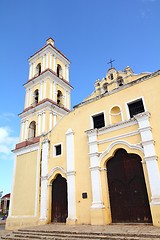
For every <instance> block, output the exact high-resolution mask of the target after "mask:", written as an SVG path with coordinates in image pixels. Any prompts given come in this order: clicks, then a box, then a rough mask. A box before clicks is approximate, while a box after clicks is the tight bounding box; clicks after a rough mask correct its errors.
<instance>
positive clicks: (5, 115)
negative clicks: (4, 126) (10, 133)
mask: <svg viewBox="0 0 160 240" xmlns="http://www.w3.org/2000/svg"><path fill="white" fill-rule="evenodd" d="M16 117H17V116H16V114H14V113H10V112H5V113H0V120H3V121H4V120H5V121H9V122H10V121H12V120H13V118H16Z"/></svg>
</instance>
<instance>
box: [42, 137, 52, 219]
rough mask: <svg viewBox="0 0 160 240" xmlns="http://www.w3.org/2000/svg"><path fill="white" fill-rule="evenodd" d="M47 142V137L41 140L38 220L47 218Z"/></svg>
mask: <svg viewBox="0 0 160 240" xmlns="http://www.w3.org/2000/svg"><path fill="white" fill-rule="evenodd" d="M49 144H50V142H49V140H48V139H45V140H44V141H43V142H42V166H41V168H42V169H41V202H40V221H46V220H47V182H48V181H47V176H48V154H49Z"/></svg>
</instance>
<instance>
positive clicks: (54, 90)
mask: <svg viewBox="0 0 160 240" xmlns="http://www.w3.org/2000/svg"><path fill="white" fill-rule="evenodd" d="M56 86H57V84H56V83H55V82H54V85H53V93H54V94H53V101H54V102H56V101H57V91H56Z"/></svg>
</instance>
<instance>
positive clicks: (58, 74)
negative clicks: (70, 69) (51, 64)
mask: <svg viewBox="0 0 160 240" xmlns="http://www.w3.org/2000/svg"><path fill="white" fill-rule="evenodd" d="M57 76H58V77H62V67H61V65H59V64H57Z"/></svg>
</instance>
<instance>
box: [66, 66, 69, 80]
mask: <svg viewBox="0 0 160 240" xmlns="http://www.w3.org/2000/svg"><path fill="white" fill-rule="evenodd" d="M65 79H66V80H67V81H68V82H69V66H67V65H66V66H65Z"/></svg>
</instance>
